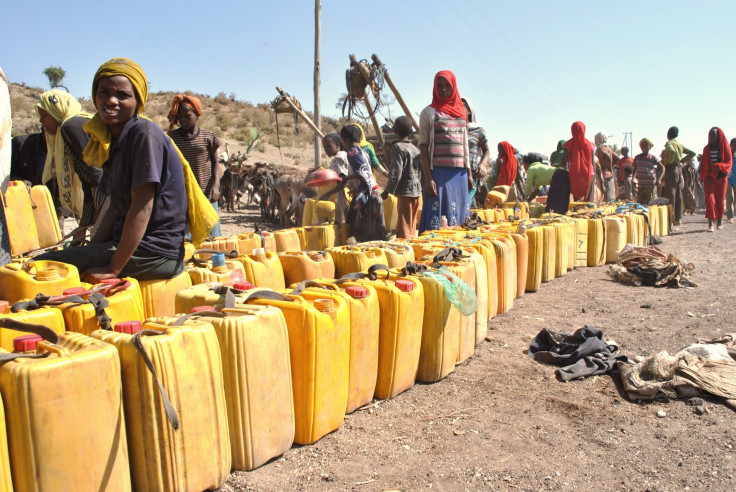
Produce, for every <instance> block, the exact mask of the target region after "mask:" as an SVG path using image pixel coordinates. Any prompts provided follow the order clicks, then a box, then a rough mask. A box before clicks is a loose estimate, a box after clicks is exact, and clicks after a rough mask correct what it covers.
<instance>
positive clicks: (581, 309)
mask: <svg viewBox="0 0 736 492" xmlns="http://www.w3.org/2000/svg"><path fill="white" fill-rule="evenodd" d="M580 312H581V313H587V312H588V311H586V310H585V308H580Z"/></svg>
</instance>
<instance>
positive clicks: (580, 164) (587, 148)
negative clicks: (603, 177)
mask: <svg viewBox="0 0 736 492" xmlns="http://www.w3.org/2000/svg"><path fill="white" fill-rule="evenodd" d="M570 130H571V131H572V138H571V139H570V140H568V141H567V142H565V149H566V150H567V156H566V161H565V162H563V164H562V165H563V166H565V165H566V166H567V170H568V171H569V172H570V193H572V197H573V200H578V201H580V200H587V201H593V200H592V198H593V197H594V193H593V186H592V185H593V183H594V182H595V181H594V179H593V176H594V172H595V166H594V165H593V153H594V152H595V145H594V144H593V142H591V141H590V140H588V139H587V138H585V124H584V123H583V122H582V121H576V122H575V123H573V124H572V127H571V128H570Z"/></svg>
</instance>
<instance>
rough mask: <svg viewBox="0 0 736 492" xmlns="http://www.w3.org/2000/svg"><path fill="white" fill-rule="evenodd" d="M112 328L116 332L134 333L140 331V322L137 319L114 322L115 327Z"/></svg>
mask: <svg viewBox="0 0 736 492" xmlns="http://www.w3.org/2000/svg"><path fill="white" fill-rule="evenodd" d="M113 330H115V331H116V332H118V333H125V334H127V335H135V334H136V333H138V332H139V331H141V322H140V321H138V320H131V321H121V322H120V323H115V327H114V328H113Z"/></svg>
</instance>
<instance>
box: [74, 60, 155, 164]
mask: <svg viewBox="0 0 736 492" xmlns="http://www.w3.org/2000/svg"><path fill="white" fill-rule="evenodd" d="M116 75H122V76H124V77H126V78H127V79H128V80H130V83H131V84H132V85H133V89H134V90H135V92H136V94H137V95H138V101H139V102H140V104H139V106H138V112H139V113H141V112H142V111H143V109H144V108H145V107H146V101H147V100H148V81H147V80H146V73H145V72H144V71H143V69H142V68H141V67H139V66H138V64H136V63H135V62H134V61H132V60H128V59H127V58H113V59H112V60H108V61H106V62H105V63H103V64H102V65H100V68H98V69H97V73H95V77H94V79H93V80H92V100H93V101H95V96H96V95H97V86H98V85H99V83H100V79H104V78H106V77H114V76H116ZM95 104H96V103H95ZM84 131H86V132H87V133H89V134H90V135H91V138H90V139H89V142H88V143H87V146H86V147H85V148H84V155H83V156H84V161H85V162H86V163H87V164H89V165H90V166H95V167H102V165H103V164H104V163H105V162H107V158H108V157H109V153H110V143H111V141H112V135H111V134H110V129H109V128H108V127H107V125H106V124H105V123H103V122H102V119H101V118H100V115H99V113H97V114H96V115H95V116H94V117H93V118H92V119H91V120H90V121H88V122H87V123H86V124H85V125H84Z"/></svg>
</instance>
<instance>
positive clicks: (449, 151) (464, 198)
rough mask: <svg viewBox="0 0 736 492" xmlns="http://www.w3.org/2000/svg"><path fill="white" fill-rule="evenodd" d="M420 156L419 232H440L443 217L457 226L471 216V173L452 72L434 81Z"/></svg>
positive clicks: (461, 108) (421, 119)
mask: <svg viewBox="0 0 736 492" xmlns="http://www.w3.org/2000/svg"><path fill="white" fill-rule="evenodd" d="M419 153H420V157H421V160H422V172H423V181H424V183H423V185H424V186H423V192H422V197H423V205H422V217H421V220H420V222H419V232H423V231H426V230H433V229H439V228H440V224H441V223H442V217H445V218H446V219H447V225H449V226H456V225H460V224H461V223H462V222H464V221H465V219H466V218H467V216H468V214H469V213H470V207H469V202H468V190H471V189H473V188H474V187H475V182H474V181H473V176H472V174H471V172H470V159H469V152H468V131H467V123H466V113H465V105H464V104H463V101H462V98H461V97H460V93H459V91H458V89H457V82H456V81H455V74H453V73H452V72H450V71H449V70H442V71H440V72H437V75H435V77H434V87H433V90H432V104H430V105H429V106H427V107H426V108H424V109H423V110H422V112H421V114H420V115H419Z"/></svg>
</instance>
